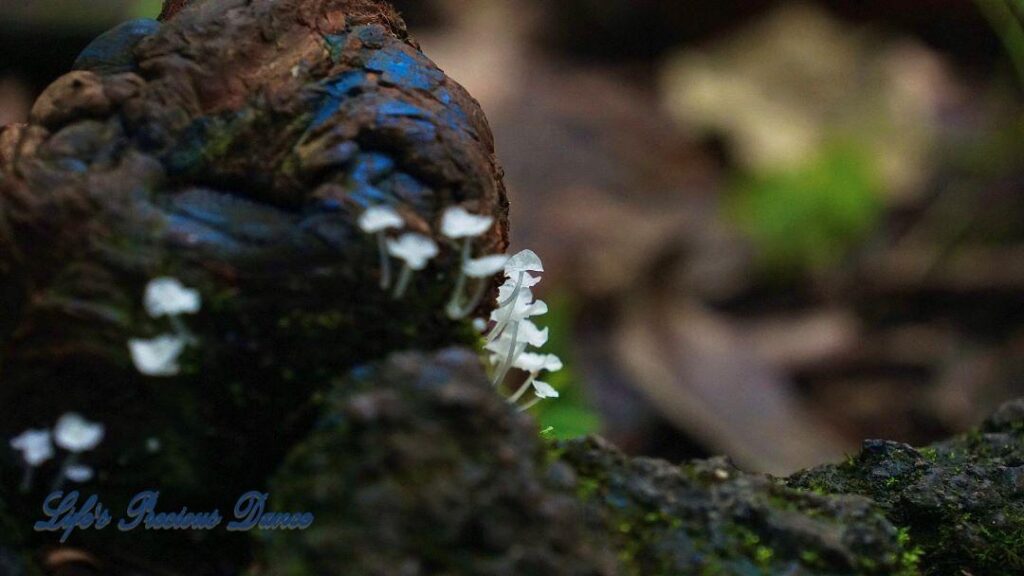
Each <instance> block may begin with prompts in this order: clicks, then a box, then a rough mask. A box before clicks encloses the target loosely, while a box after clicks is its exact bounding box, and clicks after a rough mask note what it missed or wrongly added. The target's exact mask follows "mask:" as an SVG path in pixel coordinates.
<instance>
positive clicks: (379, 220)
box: [359, 206, 405, 290]
mask: <svg viewBox="0 0 1024 576" xmlns="http://www.w3.org/2000/svg"><path fill="white" fill-rule="evenodd" d="M404 226H405V220H403V219H402V216H401V215H399V214H398V212H397V211H396V210H395V209H394V208H392V207H390V206H372V207H370V208H367V209H366V210H365V211H364V212H363V213H362V214H360V215H359V229H360V230H362V231H363V232H365V233H367V234H373V235H374V236H376V238H377V250H378V251H379V252H380V288H381V290H387V289H388V288H389V287H391V260H390V259H389V258H388V247H387V234H386V233H387V231H388V230H398V229H401V228H403V227H404Z"/></svg>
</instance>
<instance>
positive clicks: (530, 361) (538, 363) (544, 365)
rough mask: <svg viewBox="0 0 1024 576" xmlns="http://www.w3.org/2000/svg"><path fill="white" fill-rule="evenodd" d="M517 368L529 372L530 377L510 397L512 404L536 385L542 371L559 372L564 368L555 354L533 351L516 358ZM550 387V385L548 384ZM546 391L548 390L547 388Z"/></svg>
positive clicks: (535, 387)
mask: <svg viewBox="0 0 1024 576" xmlns="http://www.w3.org/2000/svg"><path fill="white" fill-rule="evenodd" d="M514 365H515V367H516V368H519V369H520V370H523V371H524V372H527V373H528V374H529V377H528V378H527V379H526V381H525V382H523V385H522V386H520V387H519V390H516V393H515V394H513V395H512V396H510V397H509V399H508V401H509V403H510V404H515V403H516V402H518V401H519V399H520V398H522V397H523V394H525V393H526V391H527V390H529V389H530V387H531V386H532V387H534V389H537V386H535V383H536V381H537V377H538V376H540V373H541V372H545V371H547V372H558V371H559V370H561V369H562V368H563V365H562V360H561V359H560V358H559V357H558V356H555V355H554V354H534V353H532V352H530V353H526V354H520V355H519V357H518V358H516V360H515V363H514ZM548 388H550V386H548ZM545 391H547V390H546V389H545Z"/></svg>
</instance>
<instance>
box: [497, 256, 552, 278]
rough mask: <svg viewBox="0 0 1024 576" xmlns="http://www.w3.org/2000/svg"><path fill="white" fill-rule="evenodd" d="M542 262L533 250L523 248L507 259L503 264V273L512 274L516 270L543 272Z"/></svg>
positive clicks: (516, 271)
mask: <svg viewBox="0 0 1024 576" xmlns="http://www.w3.org/2000/svg"><path fill="white" fill-rule="evenodd" d="M543 271H544V263H543V262H541V261H540V257H539V256H537V253H536V252H534V251H533V250H523V251H522V252H520V253H518V254H516V255H515V256H513V257H511V258H509V259H508V263H506V264H505V274H508V275H509V276H512V275H513V274H516V273H518V272H543Z"/></svg>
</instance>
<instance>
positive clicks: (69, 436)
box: [53, 412, 105, 454]
mask: <svg viewBox="0 0 1024 576" xmlns="http://www.w3.org/2000/svg"><path fill="white" fill-rule="evenodd" d="M104 434H105V431H104V428H103V424H99V423H96V422H90V421H88V420H86V419H85V418H83V417H82V416H81V415H79V414H76V413H74V412H69V413H67V414H65V415H63V416H61V417H60V419H59V420H57V425H56V426H54V428H53V438H54V442H55V443H56V444H57V446H60V447H61V448H63V449H65V450H67V451H68V452H71V453H72V454H81V453H82V452H88V451H89V450H93V449H95V448H96V447H97V446H99V444H100V442H102V441H103V435H104Z"/></svg>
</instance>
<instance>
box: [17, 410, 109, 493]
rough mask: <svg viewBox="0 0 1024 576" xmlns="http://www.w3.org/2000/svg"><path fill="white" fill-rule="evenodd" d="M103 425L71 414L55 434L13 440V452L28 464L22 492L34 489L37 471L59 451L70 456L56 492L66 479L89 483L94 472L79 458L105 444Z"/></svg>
mask: <svg viewBox="0 0 1024 576" xmlns="http://www.w3.org/2000/svg"><path fill="white" fill-rule="evenodd" d="M104 433H105V431H104V428H103V425H102V424H97V423H95V422H90V421H88V420H86V419H85V418H83V417H82V416H80V415H78V414H75V413H73V412H70V413H68V414H65V415H63V416H61V417H60V419H58V420H57V424H56V425H55V426H54V427H53V430H50V429H48V428H43V429H35V430H26V431H25V432H22V433H21V434H20V435H19V436H17V437H16V438H12V439H11V442H10V445H11V448H13V449H14V450H17V451H18V452H19V453H21V458H22V460H24V462H25V475H24V477H23V479H22V483H21V490H22V492H29V491H30V490H31V489H32V479H33V476H34V474H35V470H36V468H39V467H40V466H42V465H43V464H45V463H46V462H48V461H50V460H52V459H53V458H54V457H55V456H56V455H57V451H56V449H55V448H54V445H56V447H57V448H61V449H62V450H64V451H66V452H67V456H65V457H64V461H63V463H62V464H61V468H60V472H59V473H58V475H57V478H56V480H55V481H54V489H55V490H58V489H60V486H61V484H63V482H64V479H68V480H71V481H72V482H79V483H81V482H88V481H89V480H92V478H93V476H94V474H95V473H94V472H93V469H92V468H91V467H89V466H86V465H84V464H81V463H79V458H80V456H81V455H82V454H83V453H85V452H89V451H90V450H94V449H95V448H96V447H97V446H99V444H100V442H102V441H103V436H104Z"/></svg>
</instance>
